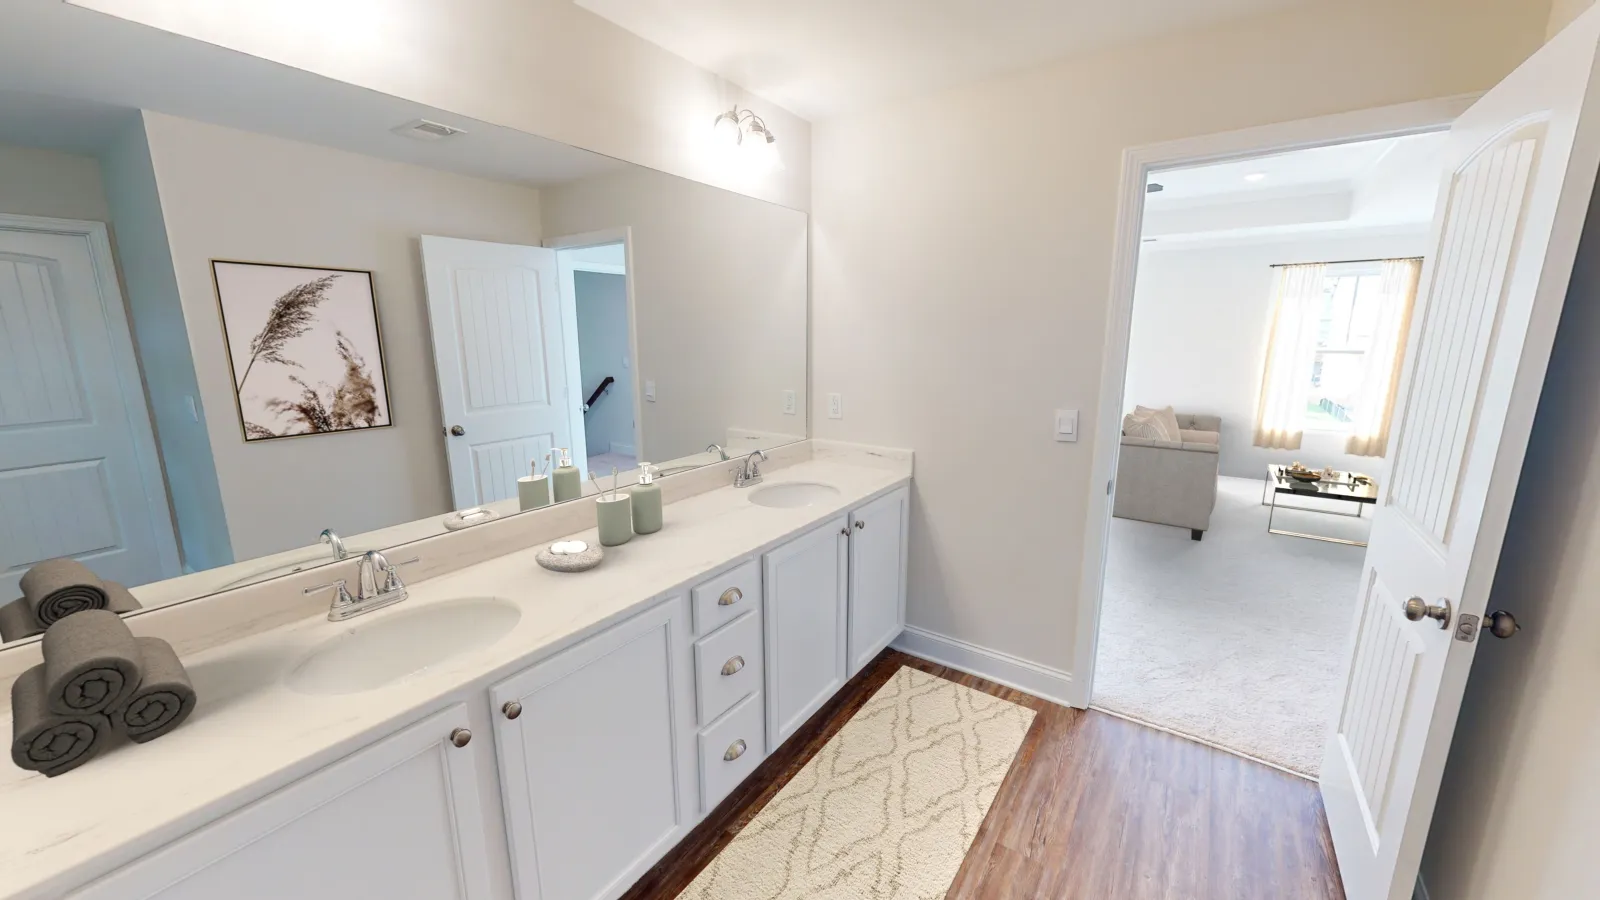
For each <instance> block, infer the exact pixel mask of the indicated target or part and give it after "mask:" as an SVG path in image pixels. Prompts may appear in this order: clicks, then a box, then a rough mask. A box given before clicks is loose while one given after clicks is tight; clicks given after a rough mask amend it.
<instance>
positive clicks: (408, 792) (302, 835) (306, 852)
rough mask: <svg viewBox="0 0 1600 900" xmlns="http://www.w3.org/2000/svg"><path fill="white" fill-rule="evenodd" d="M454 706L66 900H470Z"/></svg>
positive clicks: (475, 869)
mask: <svg viewBox="0 0 1600 900" xmlns="http://www.w3.org/2000/svg"><path fill="white" fill-rule="evenodd" d="M466 724H467V709H466V707H465V706H464V705H462V704H459V703H458V704H456V705H454V706H452V707H450V708H448V709H446V710H444V711H443V712H440V713H438V714H436V715H433V716H429V717H428V718H426V719H424V720H422V721H421V722H418V723H417V724H415V725H412V726H411V727H409V728H407V729H405V730H404V731H401V732H400V733H398V734H395V735H392V736H390V737H387V738H384V739H383V740H380V741H378V742H377V743H375V744H373V745H371V746H369V747H367V748H365V749H363V750H359V751H357V752H355V753H353V754H351V755H350V756H347V757H345V758H344V759H342V760H340V761H338V762H336V763H334V764H333V765H331V766H328V767H327V768H325V769H323V770H321V771H319V772H316V773H314V774H312V775H309V776H307V777H306V778H303V779H301V780H300V781H297V782H295V783H294V784H291V785H289V786H288V787H286V788H284V789H283V790H281V791H278V792H277V793H274V794H271V795H269V796H267V797H264V798H262V799H261V800H258V801H256V802H255V803H252V804H250V805H249V806H246V807H245V808H244V809H241V810H239V811H238V812H235V813H233V814H231V815H229V816H226V817H224V818H222V819H220V820H218V821H216V822H214V823H212V824H210V825H207V826H205V827H204V828H202V829H200V830H199V831H196V832H194V833H193V834H191V835H189V836H187V837H184V838H182V839H180V840H178V841H176V842H174V843H172V844H169V845H167V846H166V847H164V848H162V849H161V850H158V851H156V852H155V853H152V854H150V855H149V856H146V857H145V858H144V859H141V860H140V861H138V862H136V863H134V864H132V865H130V866H127V867H125V868H123V869H120V870H118V871H116V872H113V873H112V874H110V875H108V876H106V877H105V878H102V879H100V880H99V881H96V882H94V883H93V884H91V885H89V886H88V887H87V888H84V889H82V890H81V891H79V892H78V893H76V894H74V895H73V896H74V897H75V898H77V900H145V898H160V900H215V898H218V897H227V898H229V900H283V898H286V897H293V898H296V900H322V898H326V900H348V898H351V897H383V898H385V900H448V898H462V900H480V898H486V897H488V892H489V877H490V876H489V853H488V848H487V847H486V846H485V844H484V829H483V811H482V807H481V805H480V803H479V800H478V773H477V767H476V766H475V765H474V764H473V757H474V755H475V754H474V753H473V752H472V751H471V750H469V749H467V748H461V747H456V746H455V745H454V744H453V743H452V742H451V735H452V733H453V732H454V731H455V729H457V728H461V727H463V726H465V725H466Z"/></svg>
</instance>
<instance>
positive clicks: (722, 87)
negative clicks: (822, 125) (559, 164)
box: [74, 0, 811, 209]
mask: <svg viewBox="0 0 1600 900" xmlns="http://www.w3.org/2000/svg"><path fill="white" fill-rule="evenodd" d="M74 2H76V3H77V4H78V5H80V6H86V7H89V8H91V9H98V10H102V11H105V12H109V13H112V14H114V15H119V16H122V17H124V18H128V19H132V20H134V21H137V22H143V23H145V24H148V25H154V26H156V27H158V28H164V29H166V30H168V31H174V32H177V33H179V34H184V35H188V36H190V37H194V38H199V39H200V40H203V41H208V42H210V43H213V44H219V45H221V46H223V47H229V48H232V49H235V50H240V51H243V52H245V53H249V54H251V55H253V56H260V57H263V58H265V59H270V60H273V61H275V62H281V63H285V64H287V65H291V66H296V67H298V68H301V69H306V70H308V71H311V72H316V73H318V74H320V75H325V76H328V77H330V78H337V79H339V80H341V81H346V82H349V83H351V84H357V85H361V86H362V87H367V88H371V89H373V90H377V91H382V92H384V93H387V94H392V95H394V96H397V97H403V98H405V99H407V100H414V101H417V102H419V103H425V104H428V105H430V106H435V107H438V108H440V109H447V110H451V111H453V112H457V113H460V114H462V115H465V116H472V117H474V118H478V119H482V120H484V121H488V122H493V123H495V124H497V125H506V126H509V127H512V128H519V129H522V130H523V131H527V132H530V133H532V134H537V135H540V136H542V137H547V138H551V139H553V140H557V141H562V142H565V143H568V144H572V145H574V146H577V147H582V148H584V149H586V150H593V151H595V152H597V153H604V154H606V155H608V156H614V157H617V158H618V159H625V160H627V161H629V162H633V163H638V164H639V165H643V166H649V167H650V168H653V169H660V170H662V171H664V172H671V173H673V174H676V175H682V176H684V177H686V178H692V179H695V180H697V181H703V182H706V183H708V184H715V185H719V186H721V187H726V188H729V189H732V190H736V191H740V192H741V193H748V194H750V195H752V196H756V197H761V198H763V199H767V200H772V201H775V202H778V203H782V204H784V205H786V206H792V207H795V208H798V209H804V208H806V207H807V206H808V204H809V202H810V192H811V138H810V126H809V125H808V124H807V123H806V122H805V121H804V120H803V119H800V118H799V117H797V116H794V115H792V114H790V113H788V112H786V111H784V110H783V109H781V108H779V107H777V106H774V105H773V104H771V103H768V102H766V101H764V100H761V99H759V98H756V97H750V96H748V95H746V94H745V93H744V92H743V91H741V90H739V89H738V88H737V87H736V86H734V85H731V84H729V83H727V82H725V81H723V80H721V79H719V78H717V77H716V76H714V75H712V74H711V73H710V72H707V71H706V70H704V69H701V68H699V67H698V66H695V65H693V64H692V63H690V62H688V61H686V60H684V59H682V58H681V57H678V56H674V55H673V54H671V53H668V52H667V51H666V50H663V49H661V48H660V47H657V46H656V45H655V44H652V43H650V42H648V41H646V40H644V39H643V38H640V37H637V36H635V35H634V34H632V33H630V32H627V31H624V30H623V29H621V28H619V27H617V26H615V25H613V24H611V23H610V22H608V21H606V20H605V19H602V18H600V17H599V16H596V15H594V14H593V13H590V12H588V11H587V10H584V9H582V8H580V7H578V6H577V5H576V4H575V3H573V0H452V2H448V3H444V2H439V0H393V2H385V3H382V4H374V3H373V2H371V0H277V2H273V3H230V4H227V5H226V9H227V13H226V14H225V15H219V14H217V10H218V8H219V7H218V5H217V4H216V3H215V2H214V0H74ZM377 8H381V13H377V12H375V11H374V10H375V9H377ZM736 100H737V101H738V102H740V103H741V105H744V106H748V107H751V108H753V109H755V110H756V111H757V112H759V113H761V115H762V116H763V117H765V118H766V120H767V122H768V124H770V125H771V126H772V129H773V131H774V132H775V133H776V134H777V136H778V147H779V149H780V151H781V152H782V154H783V157H784V161H785V163H786V167H785V168H784V170H783V171H781V172H777V173H774V174H769V175H749V174H748V173H744V172H742V171H741V170H740V169H738V168H736V167H730V166H729V165H728V164H727V162H726V161H725V159H724V158H722V157H721V156H720V155H719V154H717V153H715V152H713V151H712V148H710V147H709V146H708V145H707V144H708V141H709V139H710V137H711V123H712V121H713V120H714V119H715V117H716V115H717V113H718V112H720V111H722V110H725V109H727V108H728V107H729V106H731V105H733V103H734V102H735V101H736Z"/></svg>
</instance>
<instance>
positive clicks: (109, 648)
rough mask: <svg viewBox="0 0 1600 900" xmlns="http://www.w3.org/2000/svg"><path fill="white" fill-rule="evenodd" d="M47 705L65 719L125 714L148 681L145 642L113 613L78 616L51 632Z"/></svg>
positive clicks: (46, 642) (46, 667)
mask: <svg viewBox="0 0 1600 900" xmlns="http://www.w3.org/2000/svg"><path fill="white" fill-rule="evenodd" d="M42 649H43V650H44V684H45V701H46V703H48V704H49V706H50V711H51V712H54V713H56V714H57V715H62V716H88V715H93V714H95V713H109V712H114V711H115V710H118V709H121V708H122V705H123V704H124V703H126V702H127V701H128V698H129V697H131V696H133V692H134V690H135V689H136V688H138V687H139V682H140V680H142V679H143V677H144V667H143V665H142V664H141V662H140V655H139V642H138V641H137V640H135V639H134V636H133V632H131V631H129V630H128V626H127V625H125V624H123V621H122V617H121V616H118V615H117V614H116V613H114V612H112V611H111V610H109V609H91V610H88V611H86V612H80V613H75V614H73V615H70V616H67V617H66V618H65V619H62V620H61V621H59V622H57V623H55V624H54V625H51V626H50V627H49V628H47V629H45V632H44V641H43V646H42Z"/></svg>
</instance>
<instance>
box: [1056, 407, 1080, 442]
mask: <svg viewBox="0 0 1600 900" xmlns="http://www.w3.org/2000/svg"><path fill="white" fill-rule="evenodd" d="M1056 440H1058V441H1062V442H1065V443H1076V442H1077V440H1078V411H1077V410H1075V409H1058V410H1056Z"/></svg>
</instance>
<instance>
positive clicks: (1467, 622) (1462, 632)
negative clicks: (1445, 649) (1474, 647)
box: [1456, 613, 1478, 644]
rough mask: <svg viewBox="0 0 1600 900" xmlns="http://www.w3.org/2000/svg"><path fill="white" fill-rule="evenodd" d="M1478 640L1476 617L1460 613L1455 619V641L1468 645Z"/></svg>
mask: <svg viewBox="0 0 1600 900" xmlns="http://www.w3.org/2000/svg"><path fill="white" fill-rule="evenodd" d="M1477 638H1478V617H1477V616H1469V615H1467V614H1465V613H1462V614H1461V616H1460V617H1459V618H1457V619H1456V640H1458V641H1461V642H1462V643H1464V644H1470V643H1472V642H1473V641H1475V640H1477Z"/></svg>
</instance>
